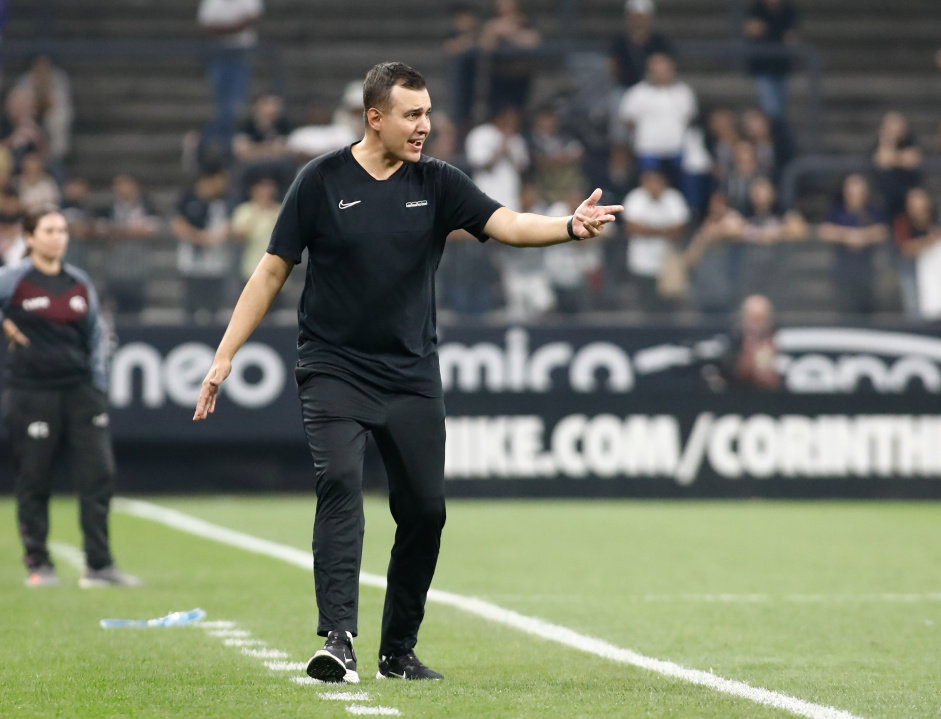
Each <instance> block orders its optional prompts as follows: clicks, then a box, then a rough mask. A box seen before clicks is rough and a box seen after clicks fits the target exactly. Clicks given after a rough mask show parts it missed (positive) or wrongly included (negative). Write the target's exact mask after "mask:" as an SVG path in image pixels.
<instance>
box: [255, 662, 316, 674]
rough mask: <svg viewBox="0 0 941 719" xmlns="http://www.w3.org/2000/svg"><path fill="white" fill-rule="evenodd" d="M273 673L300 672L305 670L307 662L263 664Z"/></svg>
mask: <svg viewBox="0 0 941 719" xmlns="http://www.w3.org/2000/svg"><path fill="white" fill-rule="evenodd" d="M265 666H266V667H268V668H269V669H270V670H271V671H273V672H302V671H304V670H306V669H307V662H265Z"/></svg>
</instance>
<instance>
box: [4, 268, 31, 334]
mask: <svg viewBox="0 0 941 719" xmlns="http://www.w3.org/2000/svg"><path fill="white" fill-rule="evenodd" d="M31 268H32V263H30V262H29V261H28V260H24V261H23V262H20V263H19V264H15V265H8V266H6V267H2V268H0V322H3V320H4V318H5V317H6V311H7V307H9V306H10V301H11V300H12V299H13V294H14V293H15V292H16V286H17V285H18V284H19V283H20V280H21V279H23V276H24V275H25V274H26V273H27V272H29V270H30V269H31Z"/></svg>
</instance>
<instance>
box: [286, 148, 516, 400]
mask: <svg viewBox="0 0 941 719" xmlns="http://www.w3.org/2000/svg"><path fill="white" fill-rule="evenodd" d="M500 207H501V205H500V203H498V202H497V201H496V200H493V199H491V198H490V197H488V196H487V195H485V194H484V193H483V192H481V191H480V190H479V189H478V188H477V186H476V185H474V183H473V182H471V180H470V178H468V177H467V175H465V174H464V173H463V172H461V171H460V170H458V169H457V168H454V167H452V166H451V165H449V164H447V163H446V162H442V161H441V160H435V159H432V158H428V157H423V158H422V159H421V160H420V161H418V162H416V163H408V162H406V163H403V164H402V166H401V167H400V168H399V169H398V170H397V171H396V172H395V173H394V174H393V175H392V176H391V177H389V178H388V179H386V180H377V179H375V178H374V177H372V176H371V175H370V174H369V173H368V172H366V170H365V169H364V168H363V167H362V166H361V165H360V164H359V163H358V162H357V161H356V159H355V158H354V157H353V153H352V151H351V148H350V147H345V148H343V149H342V150H337V151H336V152H332V153H330V154H327V155H324V156H322V157H319V158H317V159H316V160H313V161H312V162H310V163H309V164H308V165H307V166H306V167H304V169H302V170H301V172H300V173H299V174H298V176H297V178H296V179H295V180H294V184H292V185H291V188H290V189H289V190H288V193H287V196H286V197H285V198H284V204H283V205H282V207H281V213H280V214H279V216H278V221H277V224H276V225H275V228H274V232H273V233H272V235H271V243H270V244H269V245H268V252H269V253H271V254H274V255H278V256H280V257H286V258H290V259H292V260H293V261H294V262H295V263H299V262H300V261H301V255H302V253H303V251H304V250H305V249H306V250H307V252H308V263H307V276H306V280H305V282H304V292H303V294H302V295H301V301H300V304H299V306H298V325H299V330H300V332H299V336H298V342H297V346H298V355H299V366H300V367H302V368H304V369H306V370H308V371H315V372H323V373H326V374H332V375H336V376H339V377H342V378H344V379H353V380H365V381H367V382H370V383H373V384H376V385H378V386H379V387H382V388H384V389H388V390H390V391H394V392H408V393H414V394H421V395H425V396H428V397H437V396H440V395H441V372H440V369H439V366H438V351H437V347H438V337H437V333H436V330H435V282H434V276H435V271H436V270H437V269H438V263H439V262H440V261H441V254H442V252H443V251H444V244H445V238H446V237H447V236H448V234H449V233H450V232H451V231H453V230H456V229H464V230H467V231H468V232H470V233H471V234H472V235H474V236H476V237H477V238H478V239H479V240H481V241H484V240H486V239H487V237H486V235H484V226H485V225H486V224H487V221H488V220H489V219H490V217H491V216H492V215H493V213H494V212H496V210H497V209H499V208H500Z"/></svg>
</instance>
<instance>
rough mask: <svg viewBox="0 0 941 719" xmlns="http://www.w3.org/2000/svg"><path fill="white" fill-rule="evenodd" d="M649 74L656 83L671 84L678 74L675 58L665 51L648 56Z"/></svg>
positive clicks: (651, 80)
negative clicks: (674, 62)
mask: <svg viewBox="0 0 941 719" xmlns="http://www.w3.org/2000/svg"><path fill="white" fill-rule="evenodd" d="M647 75H648V76H649V79H650V82H652V83H653V84H654V85H670V84H671V83H672V82H673V78H674V77H675V76H676V69H675V67H674V65H673V60H672V59H671V58H670V56H669V55H666V54H664V53H659V52H658V53H654V54H653V55H651V56H650V57H649V58H647Z"/></svg>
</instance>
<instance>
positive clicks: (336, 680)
mask: <svg viewBox="0 0 941 719" xmlns="http://www.w3.org/2000/svg"><path fill="white" fill-rule="evenodd" d="M307 676H309V677H310V678H311V679H316V680H317V681H321V682H328V683H330V684H342V683H344V682H346V683H348V684H359V674H357V673H356V672H355V671H353V670H351V669H347V668H346V666H344V664H343V662H341V661H340V660H339V659H337V658H336V657H335V656H333V655H332V654H331V653H330V652H328V651H327V650H326V649H321V650H320V651H319V652H317V653H316V654H314V656H312V657H311V658H310V661H309V662H307Z"/></svg>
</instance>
